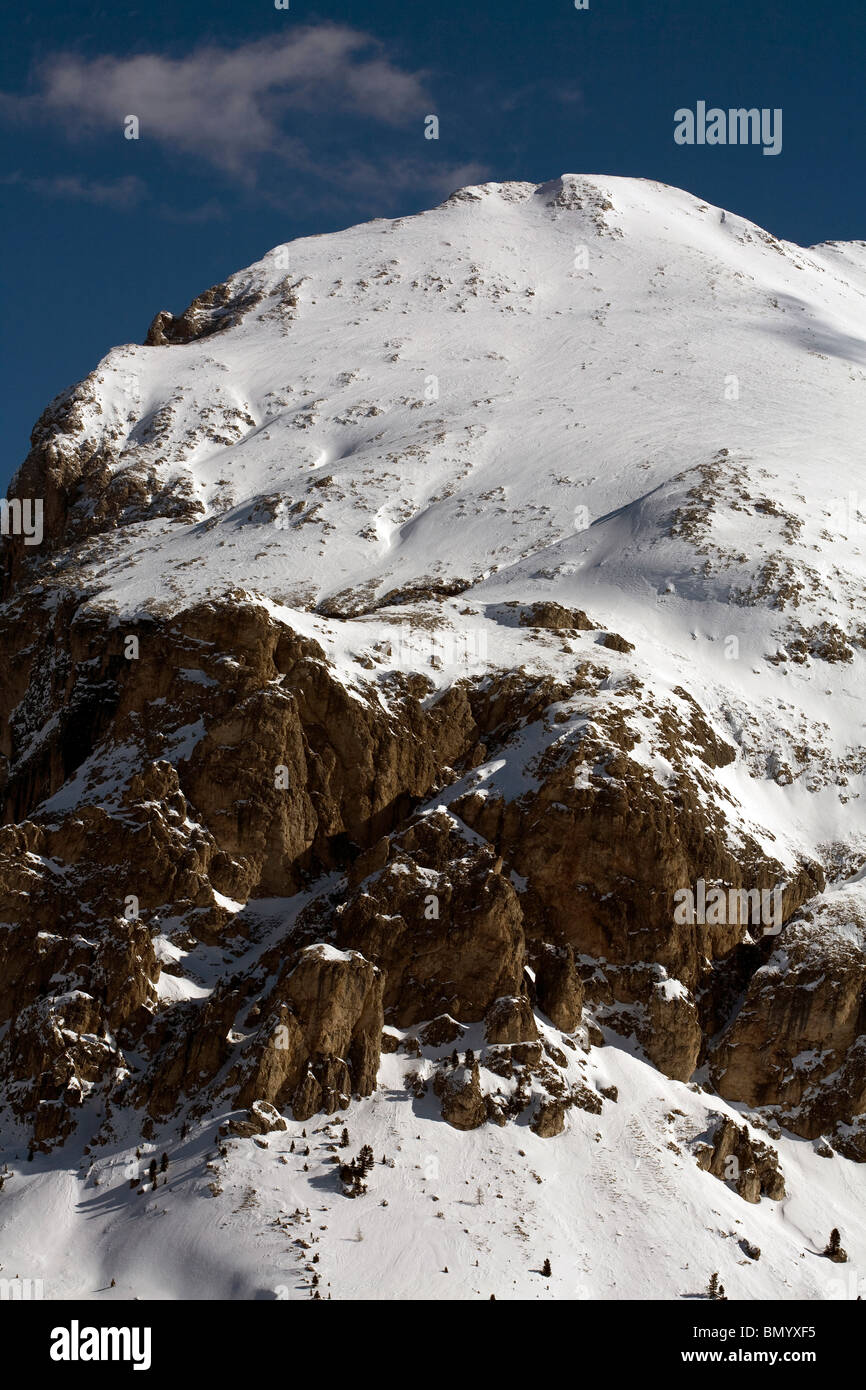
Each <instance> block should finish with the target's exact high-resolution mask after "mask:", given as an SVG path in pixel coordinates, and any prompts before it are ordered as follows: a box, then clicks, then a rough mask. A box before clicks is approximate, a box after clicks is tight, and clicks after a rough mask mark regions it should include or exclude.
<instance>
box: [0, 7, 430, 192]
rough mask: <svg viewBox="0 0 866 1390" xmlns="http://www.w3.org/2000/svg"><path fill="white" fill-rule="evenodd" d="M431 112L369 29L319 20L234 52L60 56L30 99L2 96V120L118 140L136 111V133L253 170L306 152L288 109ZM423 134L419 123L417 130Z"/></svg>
mask: <svg viewBox="0 0 866 1390" xmlns="http://www.w3.org/2000/svg"><path fill="white" fill-rule="evenodd" d="M429 109H430V105H429V97H428V96H427V95H426V93H425V90H424V85H423V75H422V74H420V73H414V72H409V71H405V70H404V69H402V68H401V67H399V66H397V65H396V64H394V63H393V62H392V61H391V60H390V59H389V58H388V57H387V56H386V54H385V53H384V51H383V49H382V45H381V44H380V43H379V41H378V40H376V39H374V38H372V37H371V36H370V35H369V34H365V33H362V32H360V31H359V30H356V29H352V28H349V27H347V26H345V25H338V24H323V25H316V26H308V27H305V28H301V29H298V30H295V31H293V32H292V34H291V36H288V37H286V38H283V39H281V40H279V41H277V42H274V41H272V40H270V39H267V40H259V41H255V42H251V43H248V44H243V45H241V46H240V47H235V48H219V47H216V46H214V45H206V46H202V47H199V48H197V49H195V50H194V51H193V52H191V53H190V54H189V55H188V56H186V57H183V58H167V57H163V56H161V55H159V54H139V55H135V56H132V57H126V58H124V57H113V56H109V55H103V56H99V57H95V58H82V57H80V56H77V55H73V54H57V55H54V56H53V57H50V58H48V59H46V60H45V61H44V62H43V63H42V64H40V66H39V67H38V68H37V70H36V72H35V74H34V84H33V90H32V91H31V92H29V93H28V94H26V95H23V96H21V95H12V94H8V93H0V117H5V118H6V119H7V120H15V121H21V122H27V123H32V122H45V121H50V122H52V123H56V122H57V120H58V118H59V119H60V120H61V121H62V122H63V123H64V126H65V129H66V130H67V132H68V133H69V134H70V135H83V134H88V133H98V132H106V133H107V132H112V133H116V134H117V135H118V137H120V136H121V135H122V129H123V121H124V117H126V116H128V115H135V116H137V117H138V119H139V122H140V131H141V139H142V140H145V139H151V140H156V141H158V142H160V144H162V145H164V146H166V147H169V148H171V149H174V150H176V151H180V152H183V153H187V154H192V155H195V156H197V157H199V158H201V159H204V160H207V161H208V162H209V163H210V164H212V165H214V166H216V167H219V168H221V169H223V170H225V171H227V172H229V173H231V174H234V175H240V176H243V177H245V178H247V179H251V178H252V176H253V170H254V167H255V165H256V163H257V161H258V160H259V159H260V158H261V157H262V156H265V155H274V156H277V157H278V158H280V159H281V160H283V161H286V162H287V163H289V164H291V165H295V166H297V167H303V166H304V165H305V164H306V163H307V162H308V161H309V160H310V158H311V155H310V151H309V149H308V146H307V144H306V142H305V141H304V140H301V139H299V138H298V137H297V136H296V135H294V134H293V133H292V132H291V131H290V130H289V131H286V130H284V129H283V124H282V123H283V122H285V121H286V119H287V118H288V117H290V115H291V113H292V112H305V113H316V112H319V113H321V114H322V115H323V116H325V115H329V114H331V113H343V114H350V115H353V116H355V117H358V116H361V117H364V118H366V119H369V120H371V121H375V122H379V123H383V124H386V125H391V126H395V125H399V124H400V123H402V122H406V121H408V120H410V119H413V118H416V119H418V121H419V123H420V121H421V120H422V118H423V116H424V114H426V112H427V111H428V110H429ZM419 129H420V125H419Z"/></svg>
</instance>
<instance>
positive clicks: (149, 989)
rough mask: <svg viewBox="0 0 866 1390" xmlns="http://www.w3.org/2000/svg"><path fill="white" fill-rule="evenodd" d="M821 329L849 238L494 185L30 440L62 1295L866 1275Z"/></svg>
mask: <svg viewBox="0 0 866 1390" xmlns="http://www.w3.org/2000/svg"><path fill="white" fill-rule="evenodd" d="M864 305H866V243H864V242H852V243H834V242H829V243H826V244H823V245H820V246H816V247H811V248H808V249H804V248H802V247H799V246H796V245H793V244H790V243H787V242H782V241H779V240H777V239H776V238H775V237H773V236H771V235H770V234H769V233H767V232H765V231H763V230H762V229H761V228H760V227H758V226H756V225H754V224H752V223H750V222H748V221H746V220H745V219H743V218H742V217H739V216H736V215H734V214H732V213H729V212H726V211H725V210H724V209H721V208H718V207H713V206H711V205H709V204H707V203H704V202H701V201H699V200H698V199H696V198H694V197H692V196H691V195H689V194H688V193H685V192H681V191H679V190H677V189H674V188H669V187H665V186H662V185H660V184H656V183H652V182H647V181H642V180H635V179H623V178H603V177H583V176H578V175H570V174H569V175H563V176H562V177H561V178H559V179H555V180H553V181H551V182H548V183H542V184H538V185H536V184H531V183H502V184H495V183H488V184H484V185H482V186H478V187H469V188H463V189H461V190H460V191H459V192H457V193H454V194H453V195H452V196H451V197H450V198H448V199H447V201H446V202H444V203H443V204H442V205H441V206H439V207H437V208H434V209H432V210H431V211H429V212H425V213H422V214H420V215H417V216H413V217H407V218H403V219H397V220H393V221H392V220H384V219H380V220H376V221H373V222H369V223H365V224H364V225H362V226H357V227H353V228H350V229H349V230H347V231H344V232H339V233H335V234H332V235H328V236H322V237H310V238H306V239H303V240H300V241H295V242H292V243H289V244H287V245H284V246H280V247H277V248H276V249H275V250H273V251H271V252H269V253H268V254H267V255H266V256H265V257H264V258H263V259H262V260H261V261H259V262H257V263H256V264H255V265H253V266H251V267H249V268H248V269H246V270H243V271H239V272H238V273H237V274H235V275H233V276H231V277H230V279H229V280H228V281H226V283H225V284H221V285H217V286H214V287H212V288H211V289H208V290H207V291H206V292H204V293H203V294H201V295H200V296H199V297H198V298H197V299H196V300H194V301H193V303H192V304H190V305H189V307H188V308H187V309H186V310H185V311H183V312H182V313H180V314H176V313H175V312H173V311H171V310H168V309H162V310H161V311H160V312H158V313H157V314H156V316H155V318H154V319H153V322H152V324H151V326H150V328H149V331H148V333H147V337H146V342H145V343H144V344H141V345H138V344H126V345H124V346H121V347H118V348H115V349H113V350H112V351H111V352H110V353H109V354H108V355H107V356H106V357H105V358H104V359H103V360H102V362H100V364H99V365H98V367H96V369H95V370H94V371H93V372H92V373H91V375H90V376H88V377H87V378H86V379H85V380H84V381H82V382H81V383H80V384H79V385H77V386H75V387H73V388H72V389H71V390H69V391H67V392H65V393H64V394H63V395H62V396H60V397H58V398H57V399H56V400H55V401H54V402H52V404H51V405H50V406H49V407H48V408H47V410H46V411H45V412H44V414H43V415H42V416H41V418H40V419H39V421H38V422H37V424H36V426H35V429H34V432H33V436H32V448H31V451H30V453H29V455H28V457H27V459H26V460H25V461H24V463H23V464H22V466H21V468H20V470H19V472H18V473H17V475H16V477H15V479H14V481H13V483H12V485H11V488H10V493H9V498H8V499H7V502H6V504H5V505H4V509H3V527H4V531H5V533H6V535H5V539H4V542H3V552H2V561H3V570H2V584H3V588H2V596H3V603H2V607H0V634H2V642H3V650H4V653H5V654H6V660H5V661H4V663H3V669H2V671H0V708H2V716H3V718H2V727H3V734H2V738H3V742H2V747H0V790H2V799H3V824H2V827H0V1025H2V1031H0V1072H2V1075H3V1078H4V1080H3V1091H2V1096H0V1135H2V1139H3V1151H4V1155H5V1156H6V1157H7V1162H8V1163H9V1165H10V1174H9V1176H8V1178H7V1179H6V1180H5V1181H2V1180H0V1185H2V1186H3V1189H4V1190H3V1193H2V1198H0V1200H2V1203H3V1211H4V1213H5V1214H6V1215H7V1216H8V1224H7V1227H6V1236H7V1251H8V1253H9V1254H10V1258H12V1257H14V1256H15V1254H16V1252H17V1251H18V1250H19V1249H20V1250H22V1251H23V1250H24V1249H25V1248H26V1246H27V1241H28V1238H29V1233H30V1231H31V1229H32V1225H33V1223H34V1221H35V1220H36V1219H37V1213H38V1214H39V1220H40V1221H42V1222H44V1220H45V1212H46V1211H50V1212H51V1214H52V1228H53V1231H54V1233H53V1234H52V1235H51V1238H50V1240H49V1241H48V1242H47V1244H45V1245H44V1246H43V1253H42V1255H41V1256H40V1258H42V1259H43V1260H44V1265H45V1274H46V1278H51V1277H53V1278H54V1280H55V1285H54V1287H53V1290H52V1296H56V1297H61V1296H64V1295H74V1296H81V1297H85V1296H88V1293H87V1291H88V1290H89V1289H91V1287H96V1281H98V1280H99V1279H103V1278H104V1277H105V1276H107V1277H111V1278H116V1281H117V1283H116V1288H117V1296H118V1297H125V1298H129V1297H132V1296H134V1295H137V1296H142V1297H148V1296H151V1295H153V1294H154V1293H157V1296H160V1297H166V1296H178V1297H182V1296H194V1297H225V1296H232V1297H256V1296H265V1297H267V1296H271V1297H300V1296H304V1297H308V1296H310V1293H311V1292H316V1291H319V1289H320V1288H321V1289H322V1290H324V1289H325V1288H326V1287H327V1288H329V1289H330V1291H331V1292H332V1293H333V1296H334V1297H338V1296H339V1297H353V1296H364V1290H369V1288H370V1287H371V1286H372V1287H375V1289H376V1290H377V1296H379V1297H412V1296H422V1297H442V1298H445V1297H449V1298H453V1297H461V1298H462V1297H466V1298H469V1297H475V1296H485V1297H489V1294H490V1293H496V1294H497V1296H500V1295H501V1294H509V1295H512V1296H513V1295H514V1294H515V1293H517V1294H518V1295H531V1294H534V1293H535V1292H538V1289H539V1288H540V1287H542V1288H543V1290H544V1292H545V1296H547V1295H548V1294H549V1295H550V1296H553V1297H562V1298H572V1297H584V1298H594V1297H612V1298H622V1297H648V1296H661V1297H668V1298H673V1297H679V1296H689V1295H698V1294H701V1293H702V1292H703V1291H704V1288H705V1286H706V1284H707V1280H708V1279H709V1276H710V1274H711V1273H713V1272H714V1271H715V1272H718V1273H719V1274H720V1275H721V1278H722V1280H723V1282H724V1283H725V1286H726V1287H727V1289H728V1292H729V1295H732V1296H736V1297H742V1298H768V1297H783V1298H797V1297H804V1298H815V1297H857V1295H858V1292H861V1291H862V1287H861V1284H862V1281H861V1282H858V1277H859V1276H858V1275H857V1273H856V1268H857V1262H858V1260H859V1268H860V1269H862V1268H864V1263H863V1262H864V1261H866V1217H864V1215H863V1212H864V1200H863V1199H864V1196H866V1004H864V997H866V996H864V986H866V944H864V930H866V916H864V913H866V871H864V862H866V819H864V791H866V730H864V702H863V696H862V691H863V675H864V659H866V619H864V607H863V595H864V578H866V461H864V453H863V438H864V433H866V314H864ZM37 518H38V526H37ZM28 519H29V521H28ZM25 521H27V525H25ZM37 532H38V534H37ZM344 1129H345V1130H346V1131H347V1132H348V1133H347V1135H346V1136H344V1134H343V1131H344ZM163 1154H165V1155H166V1165H167V1167H166V1168H163V1167H161V1166H158V1164H157V1160H159V1163H160V1164H161V1162H162V1155H163ZM28 1155H29V1156H30V1160H31V1161H30V1162H29V1163H28V1162H27V1158H28ZM152 1164H153V1166H151V1165H152ZM166 1172H167V1174H168V1177H169V1178H170V1181H163V1175H164V1174H166ZM94 1187H96V1188H97V1189H98V1190H97V1191H96V1192H93V1191H92V1188H94ZM107 1190H108V1191H110V1192H111V1193H112V1197H113V1201H112V1205H111V1208H110V1211H109V1212H108V1213H107V1214H106V1211H105V1209H104V1208H100V1211H101V1212H102V1216H101V1224H102V1225H105V1224H106V1222H107V1223H108V1224H109V1226H110V1227H111V1239H110V1241H109V1240H106V1239H105V1238H104V1236H103V1237H102V1238H99V1239H97V1237H96V1236H95V1234H94V1233H93V1232H92V1226H93V1223H92V1222H91V1221H89V1215H90V1214H91V1213H92V1212H93V1211H95V1209H96V1204H97V1203H99V1202H101V1201H102V1200H103V1199H104V1195H105V1193H106V1191H107ZM70 1192H75V1193H76V1194H77V1195H76V1198H75V1200H74V1201H70ZM236 1199H237V1200H236ZM214 1203H216V1206H215V1207H214V1205H213V1204H214ZM313 1206H315V1207H316V1208H318V1209H319V1211H320V1212H321V1220H318V1219H317V1220H315V1221H313V1220H312V1218H309V1219H308V1216H309V1213H308V1209H309V1208H312V1207H313ZM674 1208H675V1210H676V1217H672V1211H673V1210H674ZM159 1211H164V1212H167V1213H169V1214H170V1215H171V1217H172V1221H171V1223H158V1222H153V1221H150V1220H149V1217H150V1216H153V1215H155V1214H156V1213H157V1212H159ZM214 1212H216V1213H217V1216H218V1218H219V1219H215V1218H214ZM305 1212H306V1213H307V1215H306V1216H305V1215H304V1213H305ZM325 1212H327V1215H325ZM292 1213H294V1214H292ZM317 1215H318V1212H317ZM163 1224H164V1225H165V1226H166V1227H169V1230H168V1232H166V1230H164V1229H162V1226H163ZM832 1226H839V1227H840V1228H841V1229H842V1235H843V1239H844V1244H845V1248H846V1249H847V1250H848V1252H849V1253H850V1255H851V1260H852V1268H853V1270H854V1273H853V1276H849V1274H847V1273H846V1272H845V1271H842V1272H840V1269H841V1263H842V1262H841V1261H838V1260H836V1258H835V1256H833V1257H830V1256H828V1257H826V1258H825V1257H824V1256H823V1255H821V1256H819V1255H817V1254H816V1253H815V1252H816V1251H817V1250H821V1249H823V1246H824V1244H825V1242H826V1239H827V1235H828V1233H829V1231H830V1228H831V1227H832ZM157 1227H160V1229H159V1230H158V1231H157V1229H156V1228H157ZM296 1227H297V1228H298V1230H297V1234H298V1236H299V1237H301V1240H300V1241H299V1242H298V1243H297V1247H290V1250H292V1252H293V1253H292V1254H291V1255H286V1253H285V1251H286V1245H287V1242H286V1239H285V1237H286V1233H287V1231H290V1230H291V1231H295V1228H296ZM356 1228H357V1229H358V1230H360V1231H361V1235H362V1242H360V1241H359V1242H357V1243H356V1241H355V1239H354V1237H355V1232H356ZM614 1229H615V1230H616V1232H617V1237H618V1238H619V1237H620V1236H621V1235H622V1237H623V1239H622V1241H621V1242H620V1240H619V1239H617V1240H615V1241H614V1240H612V1238H611V1233H612V1230H614ZM407 1232H409V1234H410V1239H409V1241H408V1243H407V1235H406V1233H407ZM350 1238H351V1239H350ZM72 1239H74V1240H75V1241H76V1242H77V1243H78V1244H77V1248H78V1249H79V1250H80V1251H81V1252H82V1254H81V1259H80V1261H79V1262H78V1263H77V1264H76V1265H75V1267H74V1268H72V1267H70V1266H69V1265H68V1264H67V1265H63V1264H62V1261H59V1258H58V1252H59V1251H60V1250H61V1248H62V1247H63V1245H64V1244H65V1243H68V1242H69V1241H70V1240H72ZM304 1241H305V1242H306V1243H304ZM52 1242H55V1245H52ZM190 1242H193V1243H194V1245H195V1248H196V1250H197V1252H198V1258H197V1260H196V1262H195V1264H194V1266H192V1265H190V1264H189V1262H187V1261H185V1260H184V1258H183V1253H182V1252H183V1250H185V1249H187V1248H189V1245H190ZM311 1244H315V1247H316V1255H317V1257H318V1258H317V1259H316V1261H315V1265H314V1264H313V1263H312V1262H311V1261H310V1259H309V1256H310V1247H311ZM407 1245H408V1247H411V1248H407ZM109 1247H110V1249H111V1256H110V1260H111V1266H110V1268H109V1266H108V1265H107V1264H106V1260H107V1259H108V1258H109V1257H108V1254H107V1250H108V1248H109ZM756 1249H759V1255H760V1258H759V1257H758V1256H756V1255H755V1254H754V1253H750V1251H751V1252H754V1250H756ZM347 1251H348V1252H349V1253H347ZM400 1251H405V1252H406V1253H405V1256H404V1255H401V1254H400V1253H399V1252H400ZM298 1252H299V1253H298ZM545 1256H549V1258H550V1260H551V1264H552V1273H551V1275H550V1276H549V1277H548V1276H547V1275H544V1274H542V1273H540V1272H539V1269H538V1268H536V1266H539V1265H540V1263H541V1260H542V1259H543V1258H544V1257H545ZM482 1257H483V1258H482ZM479 1259H480V1260H481V1265H483V1266H484V1268H483V1269H482V1268H481V1267H480V1266H479ZM5 1262H6V1263H8V1262H9V1261H8V1260H6V1261H5ZM443 1266H445V1267H446V1272H445V1274H444V1275H443V1274H442V1268H443ZM61 1267H62V1269H63V1273H62V1274H59V1273H57V1271H58V1269H59V1268H61ZM157 1267H158V1268H157ZM646 1268H652V1270H653V1279H654V1289H653V1293H652V1295H650V1294H649V1293H648V1291H647V1289H646V1287H645V1273H642V1271H645V1269H646ZM448 1271H450V1274H449V1273H448ZM852 1277H853V1283H852ZM539 1281H542V1282H541V1283H540V1282H539ZM642 1281H644V1282H642ZM105 1282H107V1279H105ZM515 1283H516V1287H515ZM443 1285H445V1286H447V1287H445V1286H443ZM322 1296H324V1292H323V1293H322Z"/></svg>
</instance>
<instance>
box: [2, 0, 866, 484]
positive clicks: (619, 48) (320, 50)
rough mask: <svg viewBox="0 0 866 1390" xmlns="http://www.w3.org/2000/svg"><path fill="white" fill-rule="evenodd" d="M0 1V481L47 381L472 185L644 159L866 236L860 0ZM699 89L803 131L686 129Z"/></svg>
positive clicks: (49, 389)
mask: <svg viewBox="0 0 866 1390" xmlns="http://www.w3.org/2000/svg"><path fill="white" fill-rule="evenodd" d="M2 12H3V28H4V31H5V42H4V44H3V45H2V47H0V93H2V95H0V129H2V135H3V148H4V155H3V164H2V169H0V199H2V238H3V246H2V257H3V258H2V266H3V315H2V363H0V369H2V381H3V384H4V387H5V392H6V399H5V401H4V412H3V434H2V454H0V483H2V485H3V487H4V488H5V485H6V482H7V481H8V478H9V476H10V475H11V473H12V472H13V471H14V469H15V468H16V467H17V466H18V464H19V463H20V462H21V460H22V458H23V457H24V454H25V453H26V449H27V440H28V435H29V431H30V428H31V426H32V424H33V422H34V421H35V419H36V417H37V415H38V414H39V413H40V411H41V410H42V409H43V407H44V406H45V405H46V404H47V403H48V401H49V400H50V399H51V397H52V396H54V395H56V394H57V392H59V391H60V390H62V389H63V388H64V387H65V386H67V385H69V384H70V383H71V382H73V381H75V380H77V379H79V378H80V377H82V376H84V375H85V374H86V373H87V372H88V371H89V370H91V368H93V367H94V366H95V365H96V363H97V361H98V360H99V358H100V357H101V356H102V355H103V354H104V353H105V352H106V351H107V350H108V349H109V348H110V347H111V346H113V345H114V344H115V343H120V342H128V341H137V342H140V341H142V339H143V337H144V334H145V332H146V330H147V327H148V324H149V322H150V320H151V318H152V317H153V315H154V313H155V312H156V311H157V310H158V309H160V308H170V309H173V310H174V311H176V312H179V311H180V310H181V309H182V308H184V307H185V305H186V304H187V303H188V302H189V300H190V299H191V298H193V296H194V295H196V294H197V293H198V292H199V291H201V290H202V289H205V288H206V287H207V286H208V285H210V284H213V283H214V282H216V281H219V280H221V279H223V278H224V277H225V276H226V275H227V274H229V273H231V272H232V271H233V270H237V269H239V268H240V267H242V266H244V265H246V264H248V263H249V262H250V261H253V260H257V259H258V258H259V257H260V256H261V255H263V254H264V252H265V251H267V250H268V249H270V247H272V246H274V245H276V244H277V243H278V242H281V241H286V240H289V239H290V238H292V237H295V236H301V235H306V234H309V233H312V232H323V231H331V230H334V229H336V228H339V227H343V226H348V225H351V224H352V223H354V222H357V221H362V220H365V219H366V218H369V217H375V216H379V215H383V216H394V215H398V214H401V213H407V212H413V211H416V210H418V209H421V208H424V207H428V206H430V205H432V204H434V203H436V202H438V201H440V200H441V198H442V197H443V196H444V195H445V194H447V193H448V192H450V191H451V190H452V189H453V188H454V187H457V186H459V185H460V184H461V183H466V182H473V181H476V182H477V181H482V180H484V179H487V178H490V179H509V178H519V179H529V180H532V181H541V180H543V179H548V178H552V177H554V176H556V175H557V174H560V173H563V172H571V173H610V174H627V175H638V176H642V177H646V178H654V179H659V180H661V181H663V182H665V183H671V184H676V185H679V186H681V187H684V188H687V189H689V190H690V191H692V192H694V193H696V194H699V195H700V196H701V197H704V198H707V199H709V200H710V201H712V202H714V203H718V204H721V205H722V206H725V207H728V208H730V209H732V210H734V211H736V212H738V213H741V214H743V215H744V216H747V217H750V218H752V219H753V220H754V221H756V222H758V223H760V224H761V225H763V226H765V227H767V228H768V229H769V230H771V231H772V232H774V233H776V234H777V235H779V236H783V237H787V238H790V239H791V240H794V241H799V242H802V243H806V244H808V243H812V242H816V241H822V240H829V239H833V238H838V239H843V238H866V184H864V179H863V177H862V170H863V169H864V167H866V120H864V118H863V115H862V109H861V99H862V91H863V71H864V66H866V7H864V5H863V3H862V0H835V3H833V0H831V3H829V4H826V5H822V4H818V3H815V0H727V3H722V0H717V2H716V3H714V2H713V0H655V3H654V2H653V0H643V3H641V2H640V0H590V8H589V9H588V10H585V11H578V10H576V9H575V7H574V3H573V0H524V3H520V0H495V2H494V0H345V2H344V3H327V0H326V2H325V3H318V4H312V3H308V0H291V3H290V8H289V9H288V10H277V9H276V8H275V7H274V4H273V0H177V3H173V4H162V5H160V4H156V3H153V4H144V3H141V4H138V5H136V4H134V3H133V4H131V5H129V6H125V5H114V4H111V5H102V4H85V3H82V2H81V0H63V2H61V0H46V3H42V4H40V5H38V6H31V7H27V8H25V7H23V6H19V5H18V4H14V5H13V4H11V3H10V0H4V3H3V5H2ZM699 100H704V101H706V102H707V104H708V105H710V106H713V105H715V106H720V107H723V108H728V107H731V106H747V107H752V106H757V107H770V108H775V107H781V108H782V110H783V113H784V126H783V129H784V141H783V148H782V152H781V154H779V155H778V156H777V157H767V156H764V155H762V152H761V149H760V148H755V147H740V146H734V147H712V146H707V145H705V146H694V147H687V146H680V145H677V144H675V143H674V139H673V130H674V119H673V116H674V111H675V110H676V109H677V108H678V107H692V108H694V106H695V104H696V102H697V101H699ZM428 113H435V114H436V115H437V116H438V117H439V120H440V138H439V140H438V141H433V140H425V139H424V117H425V115H427V114H428ZM129 114H136V115H138V117H139V120H140V124H141V129H140V138H139V139H138V140H137V141H133V140H127V139H125V138H124V135H123V120H124V117H125V116H127V115H129Z"/></svg>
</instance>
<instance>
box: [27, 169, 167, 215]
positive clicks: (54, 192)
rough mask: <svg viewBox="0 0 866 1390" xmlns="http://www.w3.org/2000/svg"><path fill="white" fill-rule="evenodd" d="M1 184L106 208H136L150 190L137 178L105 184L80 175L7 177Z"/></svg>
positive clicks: (115, 180) (48, 196) (111, 181)
mask: <svg viewBox="0 0 866 1390" xmlns="http://www.w3.org/2000/svg"><path fill="white" fill-rule="evenodd" d="M0 183H2V184H5V185H7V186H8V185H17V186H18V187H20V188H26V189H27V190H28V192H30V193H38V194H39V195H40V196H41V197H44V198H71V199H74V200H76V201H78V202H82V203H96V204H99V205H101V206H103V207H113V208H128V207H135V206H136V205H137V204H138V203H140V202H141V201H142V199H143V198H145V197H147V188H146V186H145V184H144V183H143V182H142V180H141V179H139V178H136V177H135V175H134V174H129V175H127V176H126V177H125V178H121V179H113V180H110V181H109V182H107V183H101V182H99V180H95V179H82V178H79V177H78V175H76V174H57V175H53V176H49V177H45V178H34V177H31V176H29V175H27V174H22V173H20V172H19V173H15V174H6V175H5V176H4V177H3V178H2V179H0Z"/></svg>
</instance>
